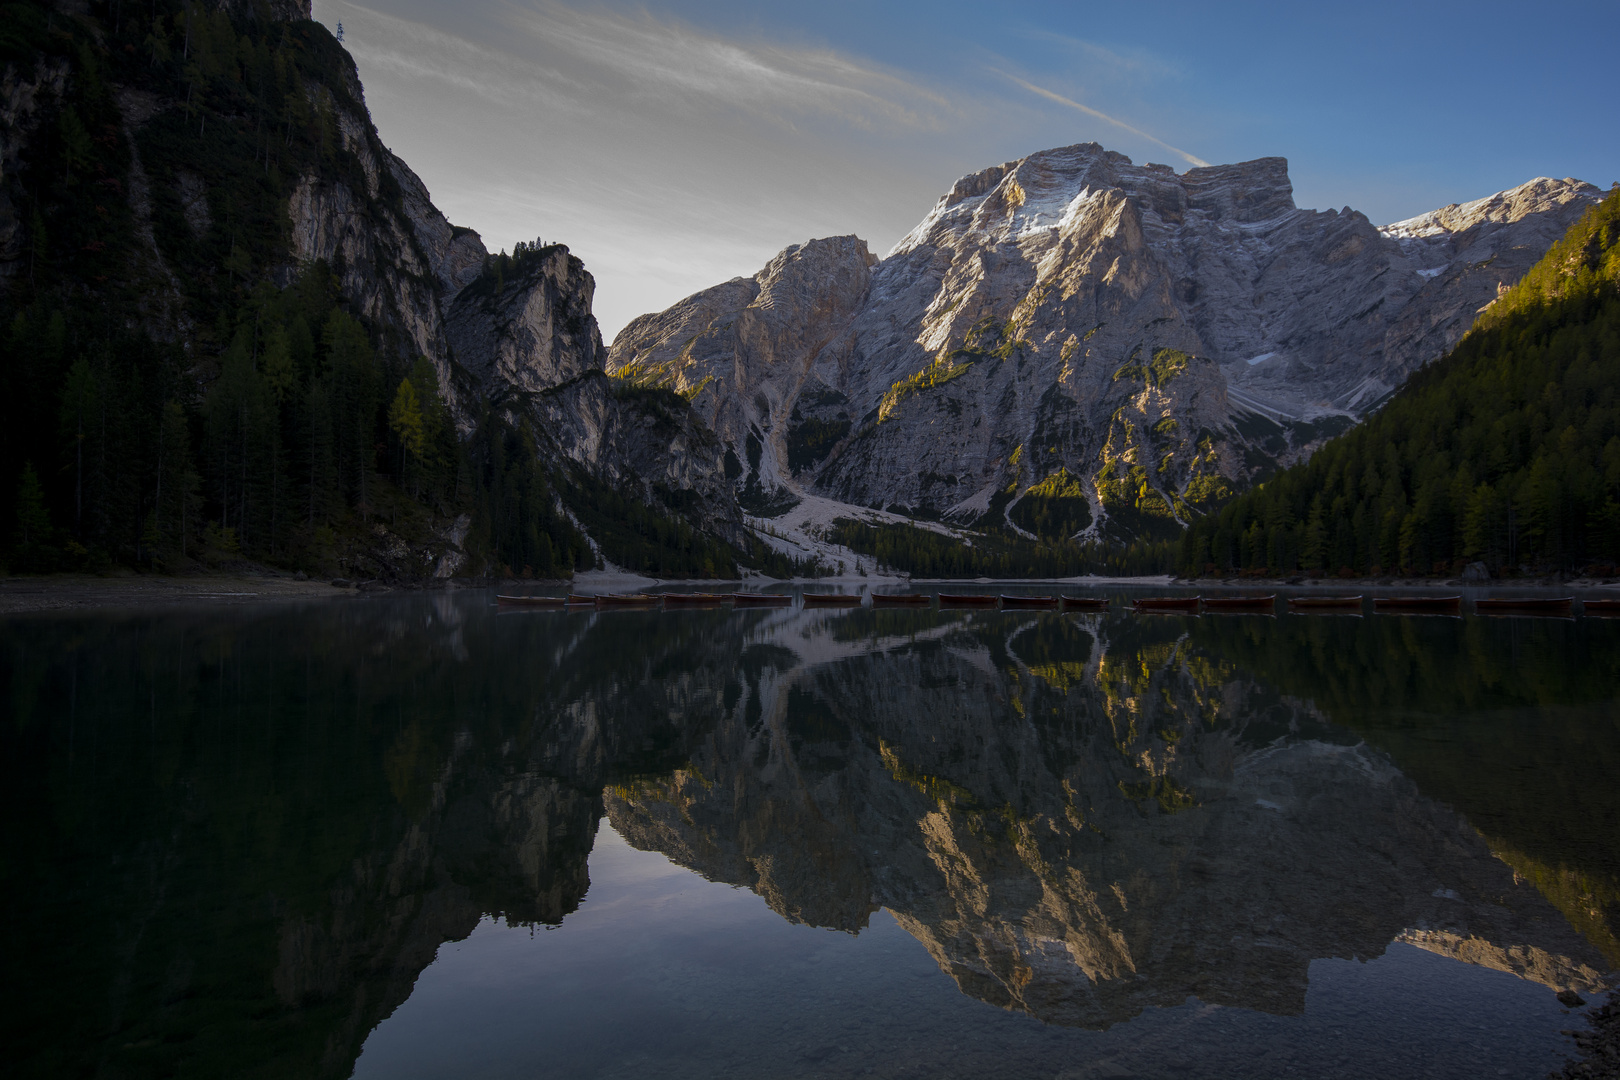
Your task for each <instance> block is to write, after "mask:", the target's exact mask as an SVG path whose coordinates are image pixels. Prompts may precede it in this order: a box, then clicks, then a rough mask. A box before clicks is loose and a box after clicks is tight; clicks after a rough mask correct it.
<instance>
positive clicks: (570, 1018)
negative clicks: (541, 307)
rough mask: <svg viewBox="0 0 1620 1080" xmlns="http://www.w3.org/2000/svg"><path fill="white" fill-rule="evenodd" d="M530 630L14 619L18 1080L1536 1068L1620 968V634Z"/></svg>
mask: <svg viewBox="0 0 1620 1080" xmlns="http://www.w3.org/2000/svg"><path fill="white" fill-rule="evenodd" d="M1117 595H1119V596H1124V595H1125V591H1124V590H1120V591H1119V592H1118V594H1117ZM492 600H493V597H492V595H491V594H488V593H484V592H477V591H459V592H438V593H414V594H404V595H387V596H380V597H376V598H371V599H364V600H360V599H355V600H341V601H322V602H312V603H307V604H282V605H265V606H252V605H246V606H238V607H229V608H193V609H175V608H167V609H162V610H152V611H146V612H130V611H123V612H102V613H91V614H84V615H73V616H18V617H11V618H9V619H6V620H4V621H0V680H3V685H0V693H3V695H4V697H3V700H4V702H5V714H4V717H5V718H4V725H3V730H0V740H3V743H0V751H3V752H0V768H3V770H4V776H3V786H0V792H3V794H0V798H3V799H4V800H5V803H4V806H5V817H4V825H3V826H0V844H3V846H0V875H3V880H0V905H3V906H4V916H5V919H6V925H7V926H8V928H9V929H8V931H7V933H6V935H5V945H4V955H5V978H4V980H3V986H4V989H3V990H0V993H3V994H4V996H5V997H4V1002H3V1008H0V1015H3V1017H4V1020H3V1023H4V1040H3V1042H0V1065H3V1067H4V1070H5V1072H6V1074H7V1075H10V1076H17V1077H35V1076H38V1077H46V1076H49V1077H81V1076H82V1077H92V1076H93V1077H159V1076H164V1077H222V1076H232V1077H237V1076H240V1077H347V1076H351V1075H352V1076H356V1077H366V1078H372V1077H378V1078H380V1077H420V1078H429V1077H433V1078H437V1077H502V1078H504V1077H584V1078H610V1077H612V1078H618V1077H631V1076H635V1077H645V1076H659V1077H714V1076H725V1077H774V1076H792V1077H799V1076H803V1077H854V1076H875V1077H1008V1078H1012V1077H1054V1078H1056V1077H1061V1078H1066V1080H1080V1078H1099V1080H1100V1078H1126V1077H1178V1078H1183V1077H1238V1076H1242V1077H1284V1076H1307V1075H1308V1076H1317V1077H1346V1078H1349V1077H1364V1076H1369V1075H1377V1076H1380V1077H1414V1078H1415V1077H1423V1078H1426V1080H1428V1078H1440V1077H1459V1078H1461V1077H1470V1078H1474V1077H1481V1076H1498V1075H1500V1076H1513V1077H1525V1078H1530V1077H1536V1078H1539V1077H1543V1076H1545V1074H1546V1073H1547V1071H1548V1070H1549V1069H1553V1068H1557V1067H1559V1066H1560V1065H1561V1064H1562V1062H1563V1060H1564V1058H1565V1056H1566V1055H1567V1054H1568V1053H1569V1052H1570V1051H1571V1050H1572V1042H1571V1040H1570V1039H1569V1038H1568V1037H1567V1036H1565V1035H1562V1034H1561V1033H1560V1032H1561V1030H1563V1029H1566V1028H1571V1027H1575V1026H1577V1025H1579V1024H1580V1023H1582V1020H1581V1018H1580V1016H1579V1014H1578V1012H1577V1011H1571V1010H1570V1009H1568V1008H1566V1007H1565V1006H1564V1005H1563V1004H1561V1003H1560V1001H1559V999H1558V997H1557V996H1556V994H1557V992H1558V991H1561V990H1563V991H1574V992H1575V993H1577V994H1579V995H1580V996H1581V997H1583V998H1586V999H1588V1000H1592V999H1593V998H1594V996H1595V995H1596V994H1597V993H1599V992H1600V990H1601V988H1602V987H1603V986H1604V985H1605V984H1606V982H1607V981H1608V980H1609V979H1610V978H1611V977H1612V976H1611V974H1610V973H1611V972H1613V971H1614V970H1615V969H1617V968H1620V840H1617V838H1620V620H1613V619H1610V620H1604V619H1598V618H1586V617H1583V618H1572V619H1556V618H1487V617H1479V616H1474V615H1472V614H1470V615H1467V616H1465V617H1461V618H1441V617H1423V616H1415V615H1408V616H1402V615H1386V614H1370V613H1369V614H1366V615H1363V616H1357V615H1332V614H1328V615H1310V616H1307V615H1278V616H1254V615H1209V614H1206V615H1203V616H1201V617H1195V616H1186V615H1174V614H1171V615H1137V614H1133V613H1130V612H1128V611H1124V610H1120V606H1119V605H1118V604H1116V606H1115V610H1114V611H1112V612H1109V613H1106V614H1098V615H1093V614H1067V613H1057V612H1011V611H1007V612H999V611H965V612H964V611H938V610H923V611H906V610H892V611H891V610H872V609H870V608H862V609H856V610H849V611H838V610H803V609H801V608H799V607H797V606H795V607H793V608H789V609H782V610H743V611H731V610H691V611H668V612H656V611H607V612H600V613H595V612H584V613H572V612H569V613H564V612H545V611H518V612H507V611H503V610H498V609H497V608H496V607H494V606H493V604H492Z"/></svg>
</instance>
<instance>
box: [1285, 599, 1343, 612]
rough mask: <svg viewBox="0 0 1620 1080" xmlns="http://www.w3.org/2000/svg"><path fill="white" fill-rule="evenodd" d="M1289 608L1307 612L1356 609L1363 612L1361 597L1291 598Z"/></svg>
mask: <svg viewBox="0 0 1620 1080" xmlns="http://www.w3.org/2000/svg"><path fill="white" fill-rule="evenodd" d="M1288 606H1289V607H1291V608H1301V609H1304V610H1306V611H1318V610H1332V609H1346V608H1354V609H1355V610H1356V611H1360V610H1361V597H1359V596H1290V597H1289V598H1288Z"/></svg>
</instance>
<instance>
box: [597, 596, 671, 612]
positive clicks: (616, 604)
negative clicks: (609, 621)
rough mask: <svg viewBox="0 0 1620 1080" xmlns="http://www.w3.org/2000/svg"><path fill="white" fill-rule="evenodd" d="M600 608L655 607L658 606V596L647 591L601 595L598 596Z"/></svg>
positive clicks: (598, 607)
mask: <svg viewBox="0 0 1620 1080" xmlns="http://www.w3.org/2000/svg"><path fill="white" fill-rule="evenodd" d="M596 606H597V609H598V610H606V609H610V608H655V607H657V606H658V597H656V596H649V595H647V594H646V593H617V594H614V595H601V596H598V597H597V598H596Z"/></svg>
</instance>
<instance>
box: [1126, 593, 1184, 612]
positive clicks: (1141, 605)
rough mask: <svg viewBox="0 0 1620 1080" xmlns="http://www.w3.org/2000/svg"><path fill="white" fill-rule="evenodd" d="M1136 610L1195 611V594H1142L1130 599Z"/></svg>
mask: <svg viewBox="0 0 1620 1080" xmlns="http://www.w3.org/2000/svg"><path fill="white" fill-rule="evenodd" d="M1131 606H1132V607H1134V608H1135V609H1136V610H1137V611H1197V610H1198V597H1196V596H1144V597H1142V598H1141V599H1140V600H1135V601H1132V603H1131Z"/></svg>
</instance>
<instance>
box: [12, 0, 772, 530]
mask: <svg viewBox="0 0 1620 1080" xmlns="http://www.w3.org/2000/svg"><path fill="white" fill-rule="evenodd" d="M251 6H252V5H244V8H246V7H251ZM259 10H261V9H259V8H254V11H259ZM262 10H263V12H264V13H265V14H267V15H269V16H270V17H275V18H287V19H302V18H308V17H309V5H308V3H307V2H305V0H282V2H281V3H279V4H276V5H271V6H270V7H267V8H263V9H262ZM344 61H345V62H344V64H343V66H342V70H341V71H336V72H332V73H329V74H330V75H331V76H332V77H333V78H334V79H336V80H338V81H337V82H336V83H334V84H333V85H340V84H341V86H342V87H343V88H345V89H346V90H347V96H348V102H347V103H346V102H345V101H344V100H342V98H343V96H344V95H343V94H341V93H338V94H334V93H331V92H330V91H328V90H326V89H325V88H324V87H322V88H317V89H316V90H314V91H312V94H313V95H314V97H315V98H316V99H317V100H314V101H312V105H314V106H315V107H316V108H318V109H327V110H330V111H331V114H332V117H333V121H334V128H335V132H336V135H337V138H338V141H340V142H341V146H342V150H343V151H345V152H346V154H347V155H349V159H350V161H351V162H352V165H353V167H343V168H334V169H330V170H320V171H311V172H308V173H306V174H305V175H302V176H299V177H297V178H296V181H295V182H294V183H293V185H292V191H291V194H290V196H289V197H288V200H287V218H288V224H289V226H290V228H289V238H290V244H289V247H288V250H287V251H286V255H285V261H284V262H283V263H282V264H281V265H280V266H279V267H275V268H273V269H272V277H273V278H275V279H276V280H278V281H279V282H281V283H282V284H286V283H288V282H290V281H291V280H292V279H293V278H294V276H295V275H296V273H297V271H298V268H299V266H300V265H301V264H304V263H308V262H311V261H314V260H323V261H325V262H326V263H327V264H328V265H329V266H331V267H332V269H333V271H334V272H335V274H336V275H337V280H338V284H339V288H340V291H341V292H342V294H343V296H344V298H345V299H346V300H347V301H348V303H349V304H350V305H351V306H352V307H353V308H354V309H355V310H357V311H358V312H359V313H361V314H362V315H364V316H365V318H366V319H367V320H368V321H369V322H370V324H371V325H372V327H373V328H374V329H375V331H376V332H377V333H378V334H379V336H380V337H381V339H382V340H381V347H382V348H383V350H384V351H385V352H389V353H392V354H393V355H394V356H396V357H397V358H399V359H400V361H401V362H402V363H403V364H405V365H407V366H408V365H409V363H411V362H412V361H413V360H414V358H415V357H416V356H425V357H427V358H428V359H429V360H430V361H431V362H432V364H433V366H434V369H435V371H436V373H437V375H438V381H439V389H440V392H441V394H442V395H443V397H444V399H445V400H446V402H447V403H448V404H449V406H450V409H451V413H452V415H453V417H454V418H455V421H456V425H457V428H458V431H459V432H460V434H461V435H462V436H463V437H467V436H470V435H471V434H472V433H473V431H474V429H475V427H476V425H477V423H478V420H479V417H480V416H481V415H482V414H483V411H484V410H485V409H486V408H489V409H492V410H493V411H494V412H497V413H500V414H503V415H504V416H505V417H506V418H507V419H508V420H513V421H516V420H517V419H519V418H520V417H522V418H525V419H527V420H528V421H529V422H530V424H531V425H532V427H533V428H534V430H535V432H536V436H537V442H538V443H539V444H540V446H541V449H542V451H543V452H544V453H545V454H547V455H549V457H548V459H547V461H546V464H547V465H549V466H552V467H553V468H555V469H558V470H562V471H564V472H567V471H568V470H571V469H577V470H581V471H583V472H584V473H585V474H587V475H588V476H590V477H591V478H593V479H595V480H599V481H602V482H607V483H611V484H614V485H616V486H618V487H620V488H623V489H627V490H630V491H636V492H640V493H642V494H643V495H644V496H645V497H646V499H647V500H648V501H653V500H654V499H655V498H657V499H658V501H659V502H660V504H661V505H662V506H664V507H666V508H668V507H671V506H674V505H676V504H678V505H679V507H680V510H679V512H681V513H683V514H685V515H686V516H688V517H689V518H691V519H692V521H693V523H694V524H695V525H697V526H699V527H700V528H705V529H708V530H709V531H711V532H714V533H716V534H718V535H722V536H726V537H728V538H731V539H734V540H737V539H740V538H741V537H740V532H739V530H740V516H739V514H738V510H737V507H736V502H735V499H734V497H733V496H732V493H731V489H730V486H729V485H728V484H727V483H726V482H725V478H724V469H723V460H722V458H723V448H722V447H720V446H719V444H718V443H716V442H715V441H714V440H713V438H712V436H710V435H709V433H708V432H707V431H706V430H705V428H704V425H703V424H702V422H701V420H700V419H699V418H698V417H697V415H696V414H694V413H693V412H692V411H691V410H690V409H689V408H687V407H686V406H685V404H684V403H681V402H680V401H679V399H676V400H675V401H673V402H672V401H668V400H660V401H659V403H657V405H656V406H654V405H650V404H649V400H648V397H647V395H634V394H630V395H625V394H615V393H614V392H612V389H611V388H610V387H609V385H608V384H607V380H606V377H605V374H604V367H605V362H606V350H605V349H604V348H603V345H602V340H601V333H600V331H599V330H598V328H597V325H596V319H595V317H594V316H593V315H592V314H591V302H592V298H593V295H594V292H595V281H594V280H593V279H592V277H591V275H590V274H589V273H588V272H587V271H586V269H585V266H584V264H583V263H582V262H581V261H580V260H579V259H578V258H577V257H575V256H573V255H571V254H570V253H569V251H568V248H567V247H565V246H563V245H561V244H553V245H550V246H549V247H546V248H543V249H541V250H540V251H539V252H532V251H531V252H530V253H529V254H528V255H525V256H523V257H521V258H519V259H516V260H512V259H505V260H502V266H501V267H499V268H498V267H496V266H495V262H496V260H495V259H494V258H492V256H491V253H490V252H489V251H488V250H487V249H486V248H485V246H484V244H483V242H482V240H481V239H480V238H479V236H478V234H477V233H476V232H474V231H472V230H470V229H465V228H458V227H456V226H454V225H452V224H451V223H450V222H449V221H448V220H447V219H446V218H445V216H444V214H443V213H442V212H440V211H439V209H438V208H437V207H435V206H434V204H433V201H432V198H431V196H430V195H429V193H428V190H427V187H426V185H424V184H423V182H422V180H421V179H420V178H419V177H418V176H417V175H416V174H415V173H414V172H412V171H411V169H410V167H409V166H407V165H406V164H405V162H404V161H402V160H401V159H400V158H398V157H397V156H396V155H394V154H393V153H391V152H390V151H389V150H388V149H387V148H386V147H385V146H384V145H383V143H382V141H381V139H380V138H379V137H378V134H377V131H376V129H375V127H374V126H373V125H372V122H371V118H370V116H369V115H368V114H367V112H366V110H365V105H364V96H363V91H362V89H361V86H360V83H359V78H358V75H357V73H356V71H355V69H354V66H353V64H352V62H351V61H348V59H347V57H344ZM50 78H51V73H50V72H43V73H37V75H36V76H35V77H33V79H32V81H22V80H21V78H20V77H19V76H17V75H16V74H15V73H11V72H10V71H9V69H8V74H7V82H6V84H5V87H4V92H3V94H0V97H3V98H4V102H0V108H3V109H4V110H5V115H6V116H8V117H11V116H13V115H14V116H15V119H16V125H15V127H16V131H17V132H25V131H26V129H27V120H28V117H29V116H30V115H31V112H30V109H31V107H32V106H31V102H32V101H33V100H34V97H36V96H37V95H38V93H39V92H40V91H39V87H40V86H42V85H46V84H48V83H49V79H50ZM47 89H48V86H47ZM119 100H120V107H121V109H122V110H123V112H124V113H125V119H126V124H127V126H128V127H129V128H130V129H131V131H133V130H135V129H138V128H139V127H140V126H141V125H142V124H144V123H145V122H146V121H147V120H149V119H150V118H151V116H152V115H154V114H155V113H157V112H159V111H161V110H163V109H165V108H175V107H177V105H176V103H174V102H169V101H162V100H158V99H155V98H153V97H152V95H143V94H141V93H138V92H129V91H126V92H124V93H122V94H121V96H120V99H119ZM0 139H3V140H4V141H0V152H3V153H4V154H7V155H13V156H14V155H15V154H16V153H19V152H20V150H19V149H18V147H20V145H21V142H20V141H19V140H20V139H21V135H17V136H15V137H14V136H13V135H12V134H11V128H9V127H8V132H7V134H6V135H4V136H0ZM133 141H134V140H133V139H132V140H131V142H132V144H133ZM13 142H17V143H18V146H13V145H12V144H13ZM139 169H140V162H139V157H138V155H137V156H136V159H135V162H134V170H133V172H138V171H139ZM192 179H193V181H194V183H193V187H194V189H195V190H193V191H191V192H189V202H188V204H187V205H188V206H195V207H197V208H198V209H199V211H200V212H201V213H205V214H206V213H207V207H208V205H209V203H208V199H207V194H208V193H207V190H206V185H205V184H204V182H203V181H202V180H201V179H200V178H192ZM0 186H3V185H0ZM126 186H127V188H128V190H129V191H130V193H131V198H132V200H133V202H134V203H140V202H141V200H142V199H143V198H144V192H145V191H146V187H147V185H146V183H145V180H144V177H143V176H138V175H134V174H133V173H132V175H131V176H130V177H129V180H128V184H127V185H126ZM148 203H149V200H148ZM135 209H136V216H137V219H138V221H141V222H149V219H150V216H151V209H150V206H149V205H144V206H143V205H136V206H135ZM14 216H15V215H14V214H12V215H10V216H8V215H7V213H6V207H4V206H0V268H4V269H6V270H7V271H8V272H14V271H15V267H16V265H18V264H19V263H18V259H19V256H18V253H17V252H16V251H12V250H9V249H8V248H7V244H8V243H9V244H10V247H11V248H15V247H16V242H15V238H14V236H13V233H15V231H16V229H15V227H14V226H15V223H14V222H12V221H11V220H10V218H11V217H14ZM204 227H206V224H205V226H204ZM8 229H9V230H10V231H7V230H8ZM146 232H147V234H148V235H149V234H150V226H149V224H148V225H147V226H146ZM150 247H151V258H150V259H149V260H148V261H149V262H151V266H150V267H147V268H146V272H147V273H148V274H149V275H150V277H151V278H152V279H153V282H154V284H153V287H152V288H151V289H150V290H149V292H150V293H151V295H152V296H153V297H155V298H158V299H159V300H162V301H163V302H164V303H165V304H166V305H167V306H166V308H165V310H164V312H163V313H162V315H163V317H162V318H154V319H153V320H152V321H153V323H154V332H156V333H157V335H158V336H160V337H165V338H168V339H172V338H174V337H175V336H176V334H177V333H178V332H179V331H178V330H177V328H178V327H180V326H181V325H182V324H183V323H184V319H185V316H184V312H183V301H182V299H181V296H180V290H179V288H178V287H177V285H175V284H174V283H173V282H172V280H170V279H172V274H169V272H168V271H167V269H166V268H165V267H164V266H163V263H162V255H161V253H160V252H159V251H158V248H157V245H156V244H155V243H154V244H151V245H150ZM166 274H167V275H168V277H167V278H166V277H165V275H166ZM157 324H162V325H157ZM660 492H664V493H674V496H673V497H672V496H669V495H667V494H665V495H660V494H659V493H660Z"/></svg>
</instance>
